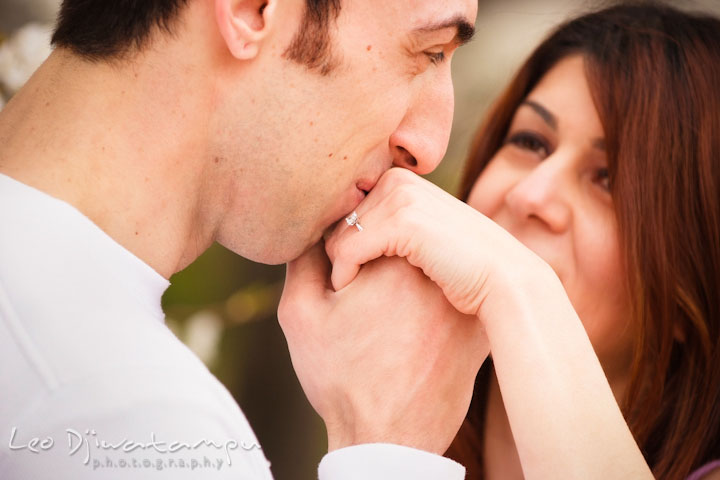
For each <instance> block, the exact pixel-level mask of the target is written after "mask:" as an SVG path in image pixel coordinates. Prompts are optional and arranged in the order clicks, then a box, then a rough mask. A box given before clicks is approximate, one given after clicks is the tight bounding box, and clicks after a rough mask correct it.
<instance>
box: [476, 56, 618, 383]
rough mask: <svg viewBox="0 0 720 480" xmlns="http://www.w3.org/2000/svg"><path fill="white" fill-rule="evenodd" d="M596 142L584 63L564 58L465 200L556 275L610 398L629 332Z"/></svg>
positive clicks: (599, 131)
mask: <svg viewBox="0 0 720 480" xmlns="http://www.w3.org/2000/svg"><path fill="white" fill-rule="evenodd" d="M603 137H604V134H603V128H602V125H601V123H600V119H599V117H598V113H597V111H596V109H595V105H594V104H593V100H592V96H591V93H590V88H589V86H588V83H587V79H586V77H585V70H584V61H583V58H582V56H579V55H578V56H571V57H567V58H566V59H564V60H562V61H560V62H559V63H558V64H557V65H556V66H555V67H554V68H553V69H551V70H550V71H549V72H548V73H547V74H546V75H545V76H544V77H543V78H542V80H541V81H540V82H539V83H538V85H537V86H536V87H535V89H534V90H533V91H532V92H531V93H530V94H529V95H528V97H527V99H526V101H525V102H524V103H523V104H522V105H521V106H520V107H519V108H518V109H517V111H516V112H515V116H514V118H513V120H512V123H511V126H510V129H509V131H508V134H507V137H506V141H505V144H504V146H503V147H502V148H500V150H499V151H498V152H497V153H496V154H495V156H494V157H493V158H492V160H491V161H490V163H489V164H488V165H487V167H486V168H485V170H484V171H483V173H482V174H481V175H480V177H479V178H478V179H477V181H476V182H475V185H474V186H473V189H472V192H471V193H470V197H469V199H468V203H469V204H470V205H471V206H473V207H474V208H476V209H477V210H479V211H480V212H482V213H483V214H485V215H486V216H488V217H490V218H492V219H493V220H494V221H495V222H497V223H498V224H499V225H501V226H502V227H503V228H505V229H506V230H508V231H509V232H510V233H511V234H513V235H514V236H515V237H516V238H517V239H519V240H520V241H521V242H522V243H523V244H525V245H526V246H527V247H528V248H530V249H531V250H533V251H534V252H535V253H537V254H538V255H539V256H540V257H542V258H543V259H544V260H545V261H546V262H547V263H548V264H550V266H551V267H552V268H553V269H554V270H555V272H556V273H557V275H558V276H559V277H560V280H562V283H563V285H564V287H565V290H566V291H567V293H568V296H569V297H570V300H571V301H572V304H573V306H574V307H575V310H576V311H577V313H578V315H579V316H580V318H581V319H582V321H583V324H584V326H585V329H586V331H587V333H588V336H589V337H590V340H591V342H592V344H593V346H594V348H595V351H596V353H597V355H598V357H599V359H600V362H601V363H602V365H603V368H604V369H605V373H606V375H607V376H608V379H609V381H610V382H611V385H612V386H613V388H614V389H615V390H616V395H617V394H619V393H620V392H619V391H618V388H619V389H622V386H623V385H624V383H625V380H626V378H627V373H628V369H629V366H630V361H631V348H632V335H631V332H630V328H629V318H630V316H629V302H628V295H627V293H626V290H625V285H626V283H625V282H626V280H625V279H626V275H625V272H624V271H623V268H622V266H621V257H620V251H619V243H618V232H617V225H616V221H615V214H614V210H613V200H612V197H611V196H610V191H609V189H608V187H609V184H608V174H607V159H606V154H605V149H604V141H603Z"/></svg>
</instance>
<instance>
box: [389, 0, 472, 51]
mask: <svg viewBox="0 0 720 480" xmlns="http://www.w3.org/2000/svg"><path fill="white" fill-rule="evenodd" d="M382 3H385V4H386V6H390V5H391V8H392V10H393V13H394V17H395V20H396V21H397V22H398V23H397V24H396V26H397V29H398V33H401V32H402V31H406V32H408V33H414V34H422V33H427V32H432V31H437V30H441V29H450V28H454V29H456V30H457V33H458V37H459V39H460V40H462V42H461V43H464V41H466V40H469V38H470V37H472V34H473V33H474V25H475V17H476V15H477V1H474V0H393V1H392V2H387V1H383V2H382Z"/></svg>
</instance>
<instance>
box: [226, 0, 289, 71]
mask: <svg viewBox="0 0 720 480" xmlns="http://www.w3.org/2000/svg"><path fill="white" fill-rule="evenodd" d="M276 4H277V0H215V19H216V21H217V24H218V28H219V30H220V34H221V35H222V37H223V39H224V40H225V44H226V45H227V47H228V50H229V51H230V53H231V54H232V55H233V56H234V57H235V58H237V59H238V60H250V59H252V58H254V57H255V56H257V53H258V51H259V50H260V45H261V44H262V42H263V40H265V38H266V37H267V36H268V33H269V31H270V27H271V26H272V22H273V20H274V16H275V6H276Z"/></svg>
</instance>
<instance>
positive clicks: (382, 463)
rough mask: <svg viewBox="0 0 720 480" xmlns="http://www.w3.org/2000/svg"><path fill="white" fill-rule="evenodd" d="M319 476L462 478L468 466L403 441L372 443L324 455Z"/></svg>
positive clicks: (332, 479)
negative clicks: (411, 446)
mask: <svg viewBox="0 0 720 480" xmlns="http://www.w3.org/2000/svg"><path fill="white" fill-rule="evenodd" d="M318 477H319V480H366V479H369V478H371V479H373V480H391V479H392V480H397V479H406V478H412V479H413V480H438V479H442V480H463V479H464V478H465V467H463V466H462V465H460V464H459V463H457V462H455V461H453V460H450V459H449V458H445V457H442V456H440V455H435V454H432V453H429V452H425V451H422V450H417V449H414V448H410V447H404V446H401V445H393V444H388V443H370V444H364V445H354V446H352V447H346V448H341V449H338V450H335V451H333V452H330V453H328V454H327V455H325V457H323V459H322V461H321V462H320V466H319V468H318Z"/></svg>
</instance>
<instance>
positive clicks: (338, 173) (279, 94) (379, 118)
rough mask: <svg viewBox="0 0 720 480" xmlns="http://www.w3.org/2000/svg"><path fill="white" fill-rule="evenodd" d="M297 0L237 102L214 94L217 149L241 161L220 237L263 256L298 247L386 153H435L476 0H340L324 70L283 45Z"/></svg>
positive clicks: (338, 215) (278, 257) (370, 183)
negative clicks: (456, 54) (296, 58)
mask: <svg viewBox="0 0 720 480" xmlns="http://www.w3.org/2000/svg"><path fill="white" fill-rule="evenodd" d="M303 3H304V0H301V1H300V2H299V4H300V5H299V6H298V7H297V8H295V7H293V8H289V9H288V10H286V11H285V13H284V14H281V13H280V12H278V20H277V21H278V23H277V24H276V25H275V27H274V28H275V29H276V30H277V32H278V33H277V36H276V37H275V38H274V39H273V40H272V41H271V42H269V43H268V44H266V45H264V46H263V49H262V51H261V53H260V55H259V56H258V58H257V59H255V60H253V62H255V64H254V65H253V66H252V67H250V68H251V70H249V71H248V73H247V74H246V76H250V77H252V78H254V79H255V80H252V81H250V82H248V83H246V84H245V85H243V84H242V83H240V84H239V85H237V90H238V93H237V101H238V102H242V105H243V107H242V109H238V108H235V109H233V108H232V106H233V105H234V104H235V102H234V101H227V102H225V105H219V106H218V108H219V110H220V111H221V115H220V116H219V118H223V121H224V122H225V123H224V124H223V125H222V127H218V128H217V131H218V132H219V135H218V137H219V138H220V139H221V140H220V141H219V143H218V154H219V155H220V156H222V158H226V159H229V160H231V162H237V167H236V168H234V170H233V172H232V174H231V175H232V177H233V178H232V183H233V186H232V188H231V193H230V194H229V198H228V199H227V201H226V203H227V205H226V210H225V211H226V215H225V218H224V220H223V221H222V222H221V229H220V231H218V235H217V239H218V241H219V242H220V243H222V244H223V245H225V246H226V247H228V248H230V249H231V250H233V251H235V252H237V253H238V254H240V255H242V256H245V257H247V258H250V259H252V260H255V261H260V262H263V263H283V262H287V261H289V260H291V259H293V258H295V257H297V256H298V255H300V254H301V253H302V252H303V251H304V250H306V249H307V248H308V247H309V246H311V245H312V244H314V243H315V242H317V241H318V240H319V239H320V238H321V236H322V234H323V232H324V231H325V230H326V229H327V228H328V227H330V226H331V225H332V224H333V223H335V222H336V221H338V220H340V219H342V218H344V217H345V216H346V215H347V214H349V213H350V212H352V210H354V209H355V207H356V206H357V205H358V204H359V203H360V202H361V201H362V199H363V198H364V196H365V192H367V191H369V190H371V189H372V188H373V187H374V185H375V183H376V182H377V180H378V178H379V177H380V176H381V175H382V173H383V172H384V171H385V170H387V169H388V168H390V167H391V166H392V165H393V164H394V165H397V166H403V167H406V168H409V169H411V170H413V171H415V172H416V173H419V174H426V173H429V172H430V171H432V170H433V169H434V168H435V167H436V166H437V165H438V163H439V162H440V160H441V159H442V157H443V156H444V154H445V150H446V148H447V143H448V139H449V135H450V127H451V123H452V115H453V86H452V81H451V77H450V57H451V55H452V53H453V51H454V50H455V48H456V47H457V46H458V45H459V43H460V42H461V37H462V34H463V33H467V32H466V31H465V30H466V29H463V28H462V27H461V28H458V23H460V22H462V23H465V24H470V25H472V24H474V20H475V15H476V12H477V3H476V1H475V0H394V1H392V2H388V1H385V0H362V1H361V0H354V1H353V0H345V1H343V2H342V9H341V11H340V15H339V17H338V18H337V23H336V24H333V23H331V25H330V39H331V46H332V47H331V52H332V53H331V58H330V61H331V62H333V63H334V69H333V70H332V71H331V72H330V73H329V74H327V75H322V74H320V73H319V72H317V71H310V70H308V69H307V68H306V67H305V66H303V65H300V64H297V63H295V62H293V61H290V60H288V59H287V58H284V56H283V52H285V50H286V48H287V46H288V45H289V44H290V42H291V41H292V40H293V38H294V32H296V31H297V27H298V26H299V24H300V19H301V18H302V11H303V10H302V4H303ZM443 57H444V59H443ZM248 85H249V86H248ZM244 87H245V88H244ZM248 97H252V98H248ZM228 119H230V120H229V122H228ZM248 132H251V133H250V134H248ZM238 136H242V137H241V138H238ZM241 158H242V160H239V159H241Z"/></svg>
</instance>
